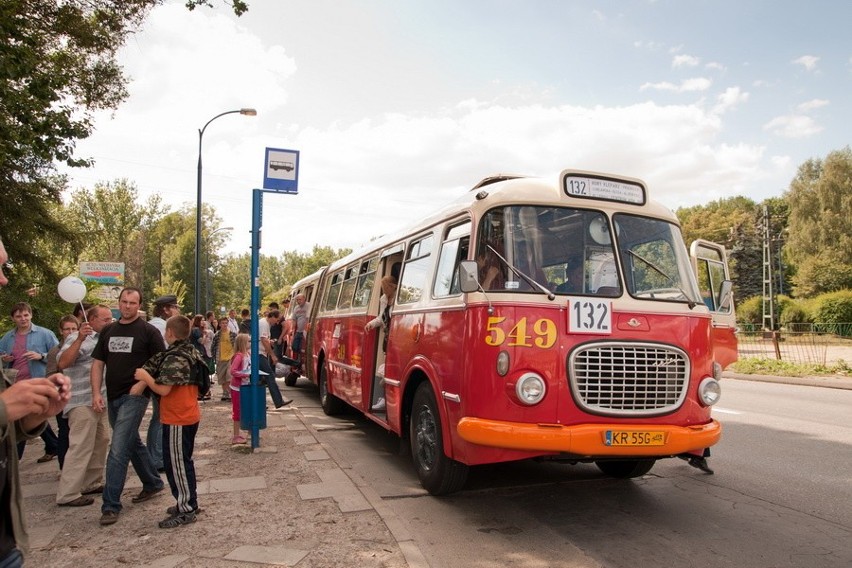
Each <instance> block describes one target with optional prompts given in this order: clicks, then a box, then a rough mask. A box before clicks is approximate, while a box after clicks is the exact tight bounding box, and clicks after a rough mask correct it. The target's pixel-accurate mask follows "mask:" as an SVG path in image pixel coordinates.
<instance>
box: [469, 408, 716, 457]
mask: <svg viewBox="0 0 852 568" xmlns="http://www.w3.org/2000/svg"><path fill="white" fill-rule="evenodd" d="M458 433H459V436H461V438H462V439H463V440H465V441H467V442H470V443H472V444H478V445H480V446H489V447H494V448H504V449H512V450H522V451H540V452H559V453H565V454H571V455H575V456H581V457H590V458H592V457H605V456H667V455H676V454H681V453H684V452H688V451H695V450H701V449H704V448H709V447H710V446H712V445H714V444H715V443H716V442H718V441H719V438H720V437H721V435H722V426H721V424H719V422H717V421H716V420H711V421H710V422H709V423H708V424H699V425H694V426H672V425H669V424H666V425H663V424H624V423H622V424H578V425H575V426H565V425H562V424H529V423H524V422H502V421H498V420H486V419H483V418H470V417H465V418H462V419H461V420H460V421H459V424H458Z"/></svg>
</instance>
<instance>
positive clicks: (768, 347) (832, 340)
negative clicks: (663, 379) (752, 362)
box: [737, 323, 852, 366]
mask: <svg viewBox="0 0 852 568" xmlns="http://www.w3.org/2000/svg"><path fill="white" fill-rule="evenodd" d="M738 328H739V330H738V332H737V339H738V341H739V349H738V351H739V357H740V359H747V358H749V357H761V358H766V359H780V360H782V361H788V362H790V363H802V364H811V365H824V366H825V365H833V364H836V363H837V362H838V361H841V360H842V361H845V362H847V363H849V362H852V323H841V324H819V323H797V324H791V325H789V326H785V328H784V329H782V330H780V331H776V332H771V331H769V332H768V331H764V330H763V328H762V327H761V326H760V325H758V324H751V323H740V324H738Z"/></svg>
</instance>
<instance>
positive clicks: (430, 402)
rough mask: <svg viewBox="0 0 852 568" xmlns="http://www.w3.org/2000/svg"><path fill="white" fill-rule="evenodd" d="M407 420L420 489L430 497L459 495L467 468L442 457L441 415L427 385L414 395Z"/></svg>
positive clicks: (425, 382)
mask: <svg viewBox="0 0 852 568" xmlns="http://www.w3.org/2000/svg"><path fill="white" fill-rule="evenodd" d="M410 420H411V421H410V423H409V430H408V437H409V442H410V445H411V459H412V461H413V462H414V468H415V469H416V470H417V477H419V478H420V483H421V485H423V488H424V489H426V490H427V491H428V492H429V493H431V494H432V495H447V494H449V493H455V492H456V491H459V490H460V489H461V488H462V487H463V486H464V483H465V481H467V471H468V467H467V466H466V465H464V464H463V463H461V462H457V461H456V460H454V459H450V458H448V457H447V456H446V454H444V442H443V438H442V436H441V414H440V412H438V404H437V403H436V401H435V393H434V392H433V391H432V386H431V385H430V384H429V382H428V381H424V382H423V383H421V384H420V386H418V387H417V391H416V392H415V393H414V404H413V406H412V409H411V419H410Z"/></svg>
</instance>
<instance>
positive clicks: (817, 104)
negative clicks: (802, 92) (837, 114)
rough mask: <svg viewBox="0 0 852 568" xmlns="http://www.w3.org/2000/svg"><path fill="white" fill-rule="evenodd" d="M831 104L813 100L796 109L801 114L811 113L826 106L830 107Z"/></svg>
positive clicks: (821, 100)
mask: <svg viewBox="0 0 852 568" xmlns="http://www.w3.org/2000/svg"><path fill="white" fill-rule="evenodd" d="M829 104H830V103H829V101H827V100H825V99H812V100H810V101H806V102H803V103H802V104H800V105H798V106H797V107H796V110H797V111H799V112H809V111H812V110H815V109H818V108H822V107H824V106H828V105H829Z"/></svg>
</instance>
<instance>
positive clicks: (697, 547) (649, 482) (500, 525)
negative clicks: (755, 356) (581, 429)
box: [288, 380, 852, 568]
mask: <svg viewBox="0 0 852 568" xmlns="http://www.w3.org/2000/svg"><path fill="white" fill-rule="evenodd" d="M723 387H724V390H723V397H722V400H721V402H720V404H719V405H718V407H717V409H716V416H717V418H719V419H720V420H721V421H722V422H723V424H724V432H723V438H722V442H721V443H720V444H718V445H717V446H716V447H715V448H714V449H713V456H712V457H711V459H710V463H711V465H712V467H713V468H714V469H715V470H716V475H706V474H704V473H702V472H700V471H698V470H695V469H693V468H690V467H689V466H687V465H686V463H685V462H683V461H681V460H676V459H673V460H665V461H662V462H658V463H657V465H656V466H655V467H654V469H653V470H651V472H650V473H649V474H648V475H646V476H645V477H643V478H641V479H635V480H627V481H621V480H614V479H609V478H607V477H605V476H603V475H602V474H601V473H600V472H599V471H598V469H597V468H596V467H595V466H594V465H583V464H581V465H574V466H572V465H563V464H554V463H542V462H534V461H526V462H518V463H510V464H500V465H491V466H480V467H476V468H472V470H471V474H470V477H469V479H468V483H467V485H466V487H465V490H463V491H461V492H459V493H457V494H455V495H451V496H448V497H442V498H435V497H431V496H429V495H428V494H426V493H425V492H424V491H423V490H422V489H421V488H420V485H419V483H418V481H417V478H416V476H415V474H414V472H413V470H412V467H411V463H410V460H409V457H408V456H407V455H405V454H404V453H401V452H400V443H399V440H397V439H396V438H395V437H393V436H392V435H390V434H388V433H386V432H385V431H383V430H382V429H381V428H379V427H378V426H376V425H375V424H373V423H371V422H369V421H367V420H365V419H363V418H362V417H360V416H359V415H358V414H356V413H354V412H353V413H349V414H346V415H344V416H342V417H338V418H329V417H326V416H324V415H323V414H322V411H321V410H320V409H319V406H318V403H317V401H316V393H315V391H314V389H313V388H311V387H306V388H303V389H289V391H288V392H290V393H293V392H294V391H295V392H297V393H298V394H297V395H296V396H297V401H298V404H299V407H300V409H301V411H302V412H303V413H304V414H305V415H306V417H307V418H308V423H309V424H310V425H311V426H313V427H314V428H315V429H316V430H317V435H318V436H319V438H320V440H321V441H322V442H323V443H325V444H328V445H329V446H331V447H332V448H334V451H335V453H336V454H337V455H338V456H339V457H341V458H342V460H343V461H344V462H346V463H347V464H348V465H349V466H351V468H352V472H353V474H354V475H356V476H359V477H360V478H362V479H363V480H365V481H366V482H367V483H368V484H369V485H370V486H371V487H372V488H373V489H374V490H375V491H377V492H378V493H379V494H380V495H381V496H382V498H383V500H384V502H385V503H386V504H387V505H388V506H389V507H391V508H392V510H393V512H394V513H395V515H396V516H397V517H398V518H400V519H403V521H404V522H405V523H406V524H407V525H408V528H409V529H410V531H411V532H412V533H413V534H414V535H416V542H417V544H418V546H419V547H420V549H421V551H422V552H423V554H424V555H425V556H426V558H428V560H429V562H430V564H431V566H433V567H456V566H459V567H461V566H465V567H483V568H486V567H487V568H490V567H495V568H496V567H498V566H499V567H502V566H518V567H536V568H537V567H545V566H547V567H562V566H566V567H569V566H570V567H582V568H586V567H595V566H603V567H607V568H621V567H624V568H627V567H630V568H637V567H667V566H682V567H691V566H695V567H702V568H708V567H736V568H770V567H772V568H783V567H795V568H808V567H813V568H834V567H837V568H841V567H842V568H848V567H849V566H852V425H850V424H849V422H850V420H849V418H850V416H852V412H850V409H852V390H834V389H826V388H819V387H812V386H797V385H786V384H771V383H761V382H751V381H739V380H726V381H724V382H723Z"/></svg>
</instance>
